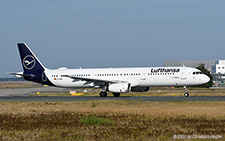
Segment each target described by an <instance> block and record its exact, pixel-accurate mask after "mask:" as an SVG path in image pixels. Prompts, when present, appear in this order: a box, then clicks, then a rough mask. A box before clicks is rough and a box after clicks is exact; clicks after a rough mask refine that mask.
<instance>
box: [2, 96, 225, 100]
mask: <svg viewBox="0 0 225 141" xmlns="http://www.w3.org/2000/svg"><path fill="white" fill-rule="evenodd" d="M90 100H91V101H96V100H129V101H132V100H134V101H225V96H189V97H173V96H121V97H113V96H108V97H99V96H4V97H0V101H90Z"/></svg>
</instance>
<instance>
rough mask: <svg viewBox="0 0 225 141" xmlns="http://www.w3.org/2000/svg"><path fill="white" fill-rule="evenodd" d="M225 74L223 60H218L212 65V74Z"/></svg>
mask: <svg viewBox="0 0 225 141" xmlns="http://www.w3.org/2000/svg"><path fill="white" fill-rule="evenodd" d="M215 73H216V74H225V60H218V61H216V62H215V64H213V65H212V74H215Z"/></svg>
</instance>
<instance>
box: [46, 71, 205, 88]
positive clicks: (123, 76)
mask: <svg viewBox="0 0 225 141" xmlns="http://www.w3.org/2000/svg"><path fill="white" fill-rule="evenodd" d="M45 74H46V76H47V78H48V79H49V80H50V81H51V82H52V83H53V84H54V85H55V86H57V87H67V88H88V87H96V88H99V87H101V86H100V85H99V84H98V83H96V82H95V81H94V80H95V79H97V80H103V81H104V80H106V81H123V82H127V83H130V84H131V87H136V86H140V87H152V86H190V85H200V84H204V83H207V82H208V81H209V77H208V76H206V75H204V74H202V73H201V72H200V71H199V70H198V69H195V68H190V67H146V68H106V69H57V70H49V69H47V70H45ZM63 75H68V76H71V77H73V76H74V77H81V78H90V79H93V81H85V80H76V79H71V78H69V77H63Z"/></svg>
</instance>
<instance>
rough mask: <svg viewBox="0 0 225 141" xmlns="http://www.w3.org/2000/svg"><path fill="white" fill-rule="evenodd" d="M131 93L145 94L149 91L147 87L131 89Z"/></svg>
mask: <svg viewBox="0 0 225 141" xmlns="http://www.w3.org/2000/svg"><path fill="white" fill-rule="evenodd" d="M131 91H132V92H147V91H149V87H132V88H131Z"/></svg>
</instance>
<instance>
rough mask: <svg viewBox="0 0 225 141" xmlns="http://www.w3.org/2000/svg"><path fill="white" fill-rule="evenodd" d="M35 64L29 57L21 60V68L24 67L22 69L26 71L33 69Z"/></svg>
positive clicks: (31, 57)
mask: <svg viewBox="0 0 225 141" xmlns="http://www.w3.org/2000/svg"><path fill="white" fill-rule="evenodd" d="M35 63H36V61H35V59H34V57H33V56H31V55H27V56H25V57H24V59H23V66H24V68H26V69H28V70H31V69H33V68H34V66H35Z"/></svg>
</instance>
